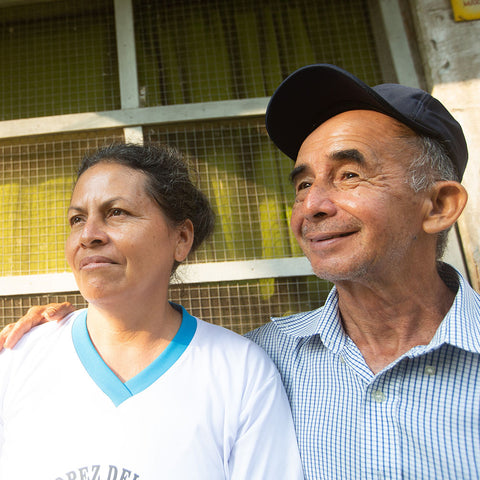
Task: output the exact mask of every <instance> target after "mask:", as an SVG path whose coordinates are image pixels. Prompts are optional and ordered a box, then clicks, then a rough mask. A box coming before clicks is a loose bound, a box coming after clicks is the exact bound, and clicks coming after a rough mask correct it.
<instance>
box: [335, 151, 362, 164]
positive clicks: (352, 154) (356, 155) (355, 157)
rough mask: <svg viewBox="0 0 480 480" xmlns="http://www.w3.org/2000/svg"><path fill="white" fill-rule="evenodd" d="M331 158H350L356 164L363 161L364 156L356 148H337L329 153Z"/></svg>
mask: <svg viewBox="0 0 480 480" xmlns="http://www.w3.org/2000/svg"><path fill="white" fill-rule="evenodd" d="M330 158H331V159H332V160H351V161H353V162H355V163H358V164H364V163H365V157H364V156H363V154H362V153H361V152H360V151H359V150H357V149H356V148H349V149H347V150H338V151H336V152H332V153H331V154H330Z"/></svg>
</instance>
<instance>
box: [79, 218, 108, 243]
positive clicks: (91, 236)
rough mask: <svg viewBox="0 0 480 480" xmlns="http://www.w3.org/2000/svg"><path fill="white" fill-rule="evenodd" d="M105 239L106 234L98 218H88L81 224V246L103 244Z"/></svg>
mask: <svg viewBox="0 0 480 480" xmlns="http://www.w3.org/2000/svg"><path fill="white" fill-rule="evenodd" d="M106 240H107V234H106V231H105V228H104V225H103V222H101V221H100V220H99V219H95V218H88V219H87V221H86V222H85V224H84V225H83V228H82V232H81V234H80V243H81V245H82V246H83V247H85V248H87V247H92V246H95V245H103V244H104V243H105V242H106Z"/></svg>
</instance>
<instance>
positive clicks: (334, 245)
mask: <svg viewBox="0 0 480 480" xmlns="http://www.w3.org/2000/svg"><path fill="white" fill-rule="evenodd" d="M400 134H403V135H404V136H405V135H407V136H408V135H414V134H413V132H411V131H410V130H409V129H407V128H406V127H403V126H400V125H399V124H398V123H397V122H396V121H395V120H393V119H392V118H390V117H388V116H386V115H383V114H381V113H377V112H372V111H367V110H354V111H349V112H345V113H342V114H339V115H337V116H335V117H333V118H331V119H330V120H328V121H327V122H325V123H323V124H322V125H321V126H320V127H318V128H317V129H316V130H315V131H314V132H313V133H311V134H310V136H308V137H307V138H306V139H305V141H304V142H303V144H302V146H301V148H300V151H299V154H298V157H297V161H296V163H295V167H294V170H293V171H292V180H293V184H294V187H295V192H296V198H295V203H294V206H293V210H292V222H291V226H292V230H293V233H294V234H295V237H296V239H297V241H298V243H299V244H300V246H301V248H302V250H303V252H304V253H305V255H306V256H307V257H308V259H309V260H310V262H311V264H312V267H313V271H314V272H315V274H316V275H317V276H319V277H320V278H324V279H326V280H330V281H332V282H340V281H349V280H356V281H361V280H360V279H363V280H367V279H368V278H370V279H377V280H380V279H382V278H385V275H387V276H388V275H391V274H396V272H398V271H399V270H398V269H402V268H405V267H407V265H408V262H412V261H413V260H414V259H418V258H422V256H421V255H424V254H427V253H426V252H427V251H428V249H429V248H430V246H431V245H432V242H431V239H429V240H427V241H426V234H425V233H424V232H423V229H422V219H423V217H424V215H425V212H426V211H427V205H426V204H427V202H426V195H425V194H424V193H418V194H415V193H414V192H413V190H412V189H411V188H410V187H409V186H408V184H407V183H406V178H407V169H408V165H409V163H410V161H411V159H412V155H414V154H415V151H414V148H413V147H412V146H411V143H407V141H406V140H405V139H401V138H399V137H400ZM433 245H434V242H433ZM419 249H420V250H419ZM414 252H415V254H416V255H413V253H414ZM419 254H420V257H419Z"/></svg>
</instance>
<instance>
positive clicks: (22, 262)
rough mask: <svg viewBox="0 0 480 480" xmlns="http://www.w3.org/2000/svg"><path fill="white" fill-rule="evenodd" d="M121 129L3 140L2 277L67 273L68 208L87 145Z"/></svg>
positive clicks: (0, 145) (0, 168)
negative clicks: (65, 246)
mask: <svg viewBox="0 0 480 480" xmlns="http://www.w3.org/2000/svg"><path fill="white" fill-rule="evenodd" d="M121 140H123V132H122V131H121V130H115V131H109V132H89V133H76V134H72V133H69V134H66V133H64V134H57V135H47V136H42V137H31V138H19V139H8V140H0V158H2V162H1V163H0V236H1V238H2V241H1V242H0V276H9V275H32V274H39V273H47V272H62V271H65V270H66V269H67V265H66V262H65V259H64V243H65V239H66V234H67V223H66V210H67V207H68V202H69V200H70V194H71V190H72V185H73V179H74V176H75V172H76V170H77V168H78V165H79V163H80V159H81V158H82V156H83V155H84V153H85V152H86V151H87V150H91V149H93V148H96V147H98V146H100V145H104V144H107V143H111V142H112V141H121Z"/></svg>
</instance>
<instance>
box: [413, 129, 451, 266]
mask: <svg viewBox="0 0 480 480" xmlns="http://www.w3.org/2000/svg"><path fill="white" fill-rule="evenodd" d="M415 143H416V151H417V154H416V155H415V157H414V158H413V160H412V162H411V164H410V167H409V169H408V176H407V180H406V181H407V183H408V185H410V187H411V188H412V190H413V191H414V192H415V193H417V192H420V191H424V190H428V189H430V188H431V187H433V185H434V184H435V183H436V182H440V181H448V180H453V181H455V182H459V181H460V180H459V177H458V174H457V172H456V169H455V167H454V165H453V163H452V161H451V160H450V157H449V156H448V153H447V151H446V149H445V148H444V146H443V145H442V144H441V143H440V142H439V141H438V140H435V139H434V138H432V137H427V136H423V135H417V136H416V139H415ZM449 231H450V228H448V229H447V230H443V231H442V232H440V233H439V234H438V236H437V260H440V259H441V258H442V257H443V254H444V253H445V248H446V246H447V237H448V232H449Z"/></svg>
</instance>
